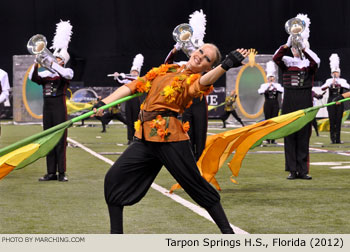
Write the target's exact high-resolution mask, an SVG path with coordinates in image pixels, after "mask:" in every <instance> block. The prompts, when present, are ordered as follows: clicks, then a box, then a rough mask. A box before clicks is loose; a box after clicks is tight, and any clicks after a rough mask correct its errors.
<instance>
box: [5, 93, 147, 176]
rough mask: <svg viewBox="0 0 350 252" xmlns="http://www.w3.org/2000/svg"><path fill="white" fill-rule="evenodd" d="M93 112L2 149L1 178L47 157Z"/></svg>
mask: <svg viewBox="0 0 350 252" xmlns="http://www.w3.org/2000/svg"><path fill="white" fill-rule="evenodd" d="M140 95H142V93H136V94H133V95H130V96H127V97H124V98H122V99H119V100H117V101H114V102H111V103H109V104H107V105H104V106H102V107H101V108H100V109H108V108H109V107H113V106H115V105H117V104H120V103H122V102H125V101H127V100H130V99H132V98H135V97H137V96H140ZM93 114H94V112H93V111H89V112H87V113H85V114H83V115H80V116H77V117H74V118H73V119H71V120H68V121H66V122H63V123H61V124H58V125H56V126H54V127H52V128H49V129H47V130H44V131H42V132H39V133H37V134H35V135H32V136H29V137H27V138H25V139H22V140H20V141H18V142H16V143H13V144H11V145H9V146H6V147H4V148H2V149H0V179H2V178H3V177H5V176H6V175H7V174H9V173H10V172H11V171H13V170H18V169H21V168H24V167H25V166H27V165H28V164H31V163H33V162H34V161H36V160H37V159H39V158H41V157H45V156H46V155H47V154H49V152H50V151H51V150H52V149H53V148H54V147H55V146H56V145H57V143H58V142H59V140H60V139H61V137H62V135H63V133H64V131H65V130H66V129H67V128H69V127H70V126H71V125H72V124H73V123H75V122H78V121H80V120H83V119H86V118H88V117H90V116H91V115H93Z"/></svg>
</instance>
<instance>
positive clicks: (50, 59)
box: [43, 55, 53, 66]
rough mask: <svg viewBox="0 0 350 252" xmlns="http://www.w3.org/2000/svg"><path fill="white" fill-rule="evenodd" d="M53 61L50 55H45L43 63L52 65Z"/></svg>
mask: <svg viewBox="0 0 350 252" xmlns="http://www.w3.org/2000/svg"><path fill="white" fill-rule="evenodd" d="M52 62H53V59H52V58H51V57H50V56H49V55H46V56H44V58H43V63H44V64H45V65H46V64H47V65H48V66H51V65H52Z"/></svg>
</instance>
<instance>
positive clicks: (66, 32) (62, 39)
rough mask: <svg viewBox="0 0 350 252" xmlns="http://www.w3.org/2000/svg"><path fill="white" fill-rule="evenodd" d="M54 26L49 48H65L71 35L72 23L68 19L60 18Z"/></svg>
mask: <svg viewBox="0 0 350 252" xmlns="http://www.w3.org/2000/svg"><path fill="white" fill-rule="evenodd" d="M56 26H57V27H56V33H55V37H54V38H53V41H52V46H51V47H50V49H62V48H66V49H67V48H68V44H69V42H70V39H71V36H72V25H71V24H70V21H69V20H68V21H62V20H61V21H60V22H59V23H58V24H57V25H56Z"/></svg>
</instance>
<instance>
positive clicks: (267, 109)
mask: <svg viewBox="0 0 350 252" xmlns="http://www.w3.org/2000/svg"><path fill="white" fill-rule="evenodd" d="M258 93H259V94H264V97H265V102H264V115H265V120H267V119H270V118H273V117H276V116H278V111H279V109H280V105H279V103H278V94H281V93H283V88H282V86H281V84H279V83H263V84H261V85H260V88H259V90H258ZM267 142H268V143H275V140H270V139H268V140H267Z"/></svg>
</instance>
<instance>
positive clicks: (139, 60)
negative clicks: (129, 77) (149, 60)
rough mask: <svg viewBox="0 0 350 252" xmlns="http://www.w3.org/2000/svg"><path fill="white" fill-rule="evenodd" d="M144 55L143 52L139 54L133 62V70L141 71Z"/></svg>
mask: <svg viewBox="0 0 350 252" xmlns="http://www.w3.org/2000/svg"><path fill="white" fill-rule="evenodd" d="M143 59H144V57H143V55H142V54H141V53H139V54H137V55H136V56H135V58H134V60H133V62H132V67H131V70H130V71H132V70H136V71H138V72H139V73H140V72H141V67H142V65H143Z"/></svg>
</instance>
